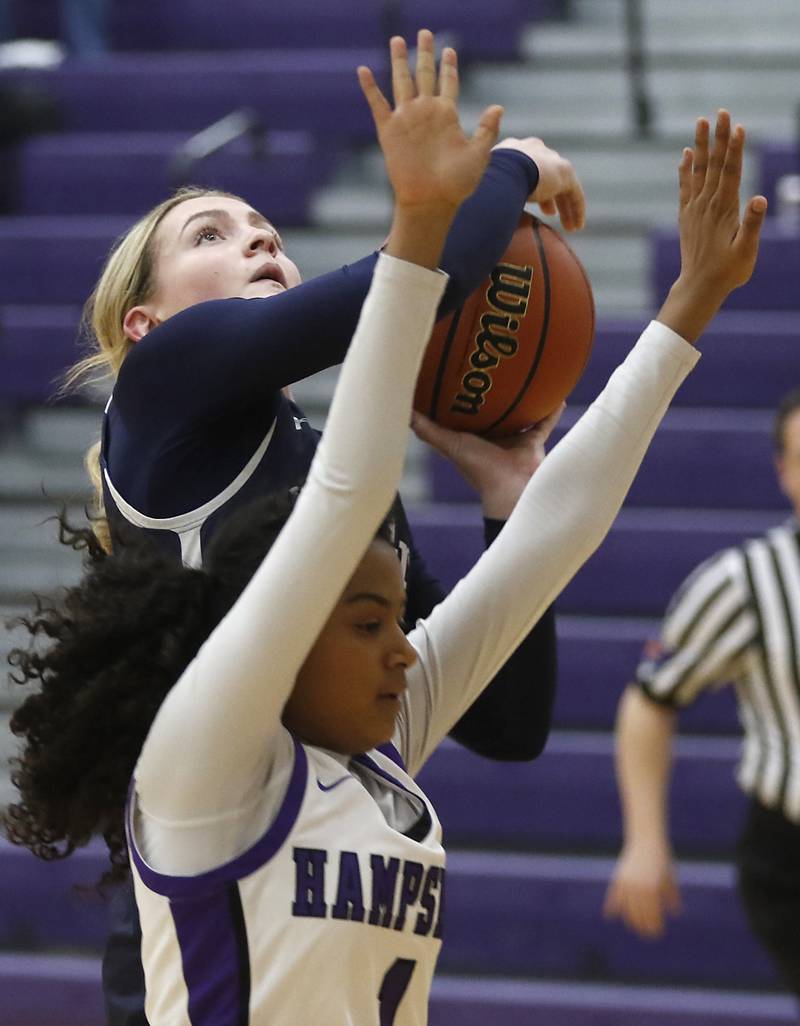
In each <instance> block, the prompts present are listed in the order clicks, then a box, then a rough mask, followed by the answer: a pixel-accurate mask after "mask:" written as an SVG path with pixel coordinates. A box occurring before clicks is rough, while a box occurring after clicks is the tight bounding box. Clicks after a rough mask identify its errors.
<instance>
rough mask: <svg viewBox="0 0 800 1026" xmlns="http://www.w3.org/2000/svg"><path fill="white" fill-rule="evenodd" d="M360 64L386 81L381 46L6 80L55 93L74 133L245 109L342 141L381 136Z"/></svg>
mask: <svg viewBox="0 0 800 1026" xmlns="http://www.w3.org/2000/svg"><path fill="white" fill-rule="evenodd" d="M359 64H368V65H369V66H370V67H371V68H372V69H373V71H374V72H375V75H376V78H377V79H378V80H379V81H380V82H382V83H384V84H385V80H386V69H387V55H386V53H385V52H384V50H383V49H382V48H381V49H378V50H348V49H341V48H339V49H330V50H305V51H291V50H290V51H281V50H246V51H239V52H236V53H192V54H179V53H166V54H160V53H147V54H117V55H115V56H114V57H113V58H112V57H104V58H98V59H96V60H93V61H65V62H64V63H63V64H61V65H59V66H57V67H55V68H51V69H47V70H40V69H36V70H25V71H13V72H12V71H7V72H5V73H4V74H3V76H2V77H0V81H5V82H20V83H21V84H27V85H35V86H37V87H39V88H40V89H43V90H46V91H48V92H49V93H50V94H51V95H52V97H53V98H54V100H55V101H56V104H57V106H58V109H59V112H60V116H61V118H62V122H63V128H64V130H65V131H68V132H99V131H106V132H121V131H126V132H159V131H172V132H181V131H188V132H196V131H199V130H200V129H202V128H205V127H206V126H207V125H208V124H210V123H211V122H213V121H216V120H218V119H219V118H222V117H224V116H225V115H226V114H229V113H230V112H231V111H233V110H237V109H239V108H241V107H243V106H247V107H250V108H252V109H253V110H255V111H257V112H258V113H260V114H262V116H263V118H264V123H265V125H266V127H267V128H268V129H269V130H270V131H294V130H296V129H298V128H300V127H302V128H303V129H304V130H306V131H309V132H313V133H314V134H315V135H316V136H317V137H318V138H320V139H324V140H326V141H330V140H331V139H333V140H334V141H336V142H337V143H339V144H341V143H344V142H350V143H352V142H353V141H359V140H360V141H371V140H372V138H373V137H374V132H375V129H374V126H373V123H372V118H371V116H370V112H369V108H368V106H367V104H366V101H365V100H364V97H363V95H362V94H361V89H360V86H359V84H358V79H357V77H356V74H355V68H356V67H357V66H358V65H359ZM165 97H168V98H169V100H168V102H165Z"/></svg>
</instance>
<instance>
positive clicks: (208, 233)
mask: <svg viewBox="0 0 800 1026" xmlns="http://www.w3.org/2000/svg"><path fill="white" fill-rule="evenodd" d="M222 237H223V236H222V232H221V231H220V230H219V228H217V226H216V225H214V224H204V225H203V227H202V228H199V229H198V230H197V231H196V232H195V236H194V244H195V246H199V245H200V244H201V243H203V242H216V240H217V239H221V238H222Z"/></svg>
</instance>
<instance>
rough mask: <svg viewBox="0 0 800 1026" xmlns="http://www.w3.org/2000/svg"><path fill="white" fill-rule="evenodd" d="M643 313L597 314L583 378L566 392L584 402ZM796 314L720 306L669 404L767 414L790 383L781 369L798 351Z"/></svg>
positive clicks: (634, 333)
mask: <svg viewBox="0 0 800 1026" xmlns="http://www.w3.org/2000/svg"><path fill="white" fill-rule="evenodd" d="M644 324H645V318H644V317H640V318H637V319H634V318H621V317H616V318H610V317H601V318H599V320H598V322H597V330H596V332H595V339H594V346H593V349H592V354H591V356H590V358H589V363H588V365H587V367H586V370H585V372H584V374H583V377H582V378H581V380H580V381H579V382H578V384H577V385H576V386H575V388H574V390H573V392H572V394H571V395H570V397H569V401H570V403H575V404H577V405H583V406H585V405H587V404H588V403H590V402H591V401H592V400H593V399H594V398H595V396H596V395H597V394H598V393H599V392H600V390H601V389H602V388H603V386H604V385H605V383H606V381H608V378H609V377H610V375H611V373H612V371H613V370H614V368H615V367H618V366H619V364H620V363H621V362H622V361H623V360H624V359H625V357H626V356H627V354H628V352H629V351H630V349H631V347H632V346H633V344H634V342H635V341H636V339H637V338H638V337H639V334H640V332H641V330H642V328H643V327H644ZM798 336H800V313H798V312H783V311H767V310H764V311H761V310H759V311H758V312H756V313H754V312H751V311H749V310H735V311H732V312H728V311H725V310H723V311H722V312H721V313H719V314H718V315H717V316H716V317H715V318H714V320H713V321H712V322H711V324H710V325H709V326H708V328H706V330H705V331H704V332H703V337H702V339H701V340H700V342H699V343H698V348H699V349H700V351H701V352H702V354H703V357H702V359H701V360H700V362H699V363H698V364H697V366H696V367H695V369H694V370H693V371H692V373H691V374H690V375H689V377H688V378H687V379H686V380H685V381H684V382H683V384H682V385H681V387H680V388H679V389H678V393H677V395H676V396H675V399H674V401H673V403H672V407H673V409H675V408H682V407H684V406H704V407H710V408H713V409H717V408H719V407H722V408H725V409H730V408H731V407H743V408H744V409H748V410H750V409H767V410H769V411H770V413H772V411H773V410H774V408H775V404H776V403H777V401H778V399H779V398H780V397H781V396H782V395H783V393H784V392H785V391H787V389H788V388H790V387H792V382H791V381H789V380H787V376H786V368H787V367H791V366H793V364H794V361H795V359H796V356H797V339H798Z"/></svg>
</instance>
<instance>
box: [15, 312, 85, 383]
mask: <svg viewBox="0 0 800 1026" xmlns="http://www.w3.org/2000/svg"><path fill="white" fill-rule="evenodd" d="M79 318H80V310H79V309H78V308H77V307H63V306H3V307H0V365H2V368H3V374H2V377H0V402H11V403H43V402H46V401H47V400H48V399H49V398H50V397H51V396H52V395H53V393H54V392H55V390H56V388H57V387H58V386H57V382H58V379H59V377H60V375H61V374H62V373H63V372H64V371H65V370H66V369H67V368H68V367H69V366H70V365H71V364H73V363H74V362H75V361H76V360H77V358H78V355H79V354H78V348H77V333H78V321H79Z"/></svg>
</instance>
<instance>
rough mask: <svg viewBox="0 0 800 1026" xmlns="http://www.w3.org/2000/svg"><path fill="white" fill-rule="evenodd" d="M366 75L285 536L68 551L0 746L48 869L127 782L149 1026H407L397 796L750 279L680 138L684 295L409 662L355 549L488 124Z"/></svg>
mask: <svg viewBox="0 0 800 1026" xmlns="http://www.w3.org/2000/svg"><path fill="white" fill-rule="evenodd" d="M391 53H392V67H393V90H394V96H395V104H396V106H395V109H394V110H393V109H392V108H391V107H390V105H389V104H388V103H387V101H386V100H385V99H384V97H383V96H382V95H381V93H380V91H379V90H378V88H377V86H376V85H375V82H374V79H373V78H372V76H371V74H370V73H369V71H368V70H367V69H364V68H362V69H360V70H359V77H360V81H361V85H362V88H363V90H364V93H365V95H366V96H367V99H368V101H369V103H370V107H371V109H372V112H373V116H374V118H375V122H376V126H377V130H378V136H379V140H380V142H381V146H382V149H383V151H384V155H385V159H386V164H387V171H388V174H389V178H390V181H391V183H392V186H393V190H394V194H395V221H394V227H395V231H394V233H393V238H392V240H391V241H390V243H389V245H388V246H387V249H386V252H385V254H383V255H381V257H380V258H379V261H378V264H377V267H376V270H375V274H374V281H373V284H372V287H371V289H370V293H369V296H368V298H367V301H366V304H365V306H364V310H363V313H362V317H361V320H360V323H359V327H358V330H357V332H356V335H355V338H354V341H353V344H352V346H351V348H350V351H349V352H348V355H347V357H346V360H345V364H344V367H343V370H342V375H341V378H340V381H339V385H338V387H337V391H336V395H335V398H334V402H333V405H332V408H331V413H330V417H329V421H328V429H327V432H326V435H325V438H324V439H323V441H322V443H321V445H320V447H319V449H318V450H317V453H316V455H315V457H314V461H313V463H312V467H311V471H310V474H309V478H308V483H307V484H306V485H305V487H304V489H303V490H302V491H301V493H300V496H299V499H298V500H297V504H296V506H295V508H294V510H293V512H292V513H291V514H290V516H289V517H288V520H286V521H285V524H284V522H283V517H282V515H281V513H280V511H277V513H276V515H274V516H272V518H271V519H270V513H269V505H270V504H269V503H265V502H263V501H262V502H260V503H259V504H258V505H257V506H255V507H252V506H251V507H249V508H245V509H242V510H241V511H240V512H239V513H237V516H236V518H235V520H233V519H232V520H230V521H229V522H228V524H227V525H226V526H225V527H224V528H223V529H222V530H221V531H220V532H219V534H218V535H217V537H216V539H215V541H214V542H213V543H212V545H211V547H210V550H209V552H208V553H207V560H206V569H205V570H203V571H198V570H194V569H189V568H179V567H178V566H177V564H176V563H175V561H173V560H169V559H168V558H167V557H165V556H161V555H159V554H157V552H156V550H155V549H154V548H153V549H151V550H150V555H149V556H145V554H144V553H143V552H142V551H138V549H139V548H140V547H139V546H134V549H136V551H134V550H133V549H132V548H131V546H130V544H123V543H122V539H120V544H118V545H117V547H116V551H115V553H114V554H113V555H111V556H103V557H102V558H101V553H100V551H99V547H98V546H95V547H94V555H95V563H94V566H93V567H92V568H91V569H90V572H89V574H88V575H87V577H86V579H85V581H84V582H83V584H82V585H81V586H80V587H78V588H76V589H73V590H72V592H71V593H70V594H69V595H68V597H67V606H66V609H65V610H63V611H59V610H51V611H49V612H48V611H41V612H40V613H38V614H37V616H36V618H35V619H34V620H33V621H32V622H31V624H30V626H31V627H32V628H33V629H34V630H36V629H37V628H38V629H39V630H45V629H46V631H47V634H48V636H49V637H51V638H52V639H53V646H52V648H51V649H50V650H49V651H48V652H46V653H44V654H41V655H36V654H27V655H26V654H25V653H17V654H16V656H15V659H16V663H17V665H18V667H19V670H20V675H21V677H22V678H25V679H28V680H34V679H38V680H40V682H41V685H42V692H41V694H38V695H34V696H32V697H31V698H29V699H28V700H27V701H26V702H25V703H23V705H22V706H21V707H20V709H19V710H18V711H17V713H15V715H14V719H13V729H14V730H15V731H16V732H17V733H18V734H19V735H22V736H24V737H25V738H26V741H27V747H26V749H25V751H24V753H23V755H22V758H21V760H20V764H19V766H18V769H17V772H16V775H15V780H16V782H17V784H18V786H19V787H20V790H21V795H22V800H21V802H20V803H19V804H18V805H16V806H12V807H11V809H10V811H9V815H8V822H7V826H8V828H9V833H10V836H11V838H12V839H13V840H15V841H16V842H18V843H26V844H28V845H29V846H31V847H32V848H33V849H34V850H35V851H37V852H38V853H39V854H43V855H49V856H50V857H53V856H55V855H57V854H59V852H58V850H57V845H58V844H59V842H63V843H64V845H65V850H66V852H68V851H70V850H72V848H73V847H74V846H75V845H77V844H81V843H85V842H86V840H88V838H89V837H90V836H91V833H92V831H93V830H95V829H98V828H100V829H103V830H104V833H105V836H106V838H107V840H108V841H109V842H110V844H111V848H112V855H114V856H115V857H116V858H117V859H118V860H119V858H120V856H122V855H123V847H124V842H123V841H122V835H121V831H120V823H119V819H120V815H121V809H122V806H123V805H124V804H125V791H126V789H127V787H128V782H129V781H128V774H129V773H130V771H133V779H132V782H131V784H130V797H129V801H128V804H127V823H128V829H129V835H128V836H129V844H130V852H131V860H132V866H133V872H134V879H135V884H136V894H137V902H138V904H139V908H140V911H141V915H142V922H143V944H142V955H143V960H144V963H145V971H146V976H147V989H148V996H147V1013H148V1016H149V1018H150V1019H151V1021H152V1022H154V1023H158V1024H159V1026H177V1024H184V1023H188V1022H191V1023H193V1024H194V1026H200V1024H211V1023H215V1024H216V1023H220V1022H222V1021H223V1018H224V1021H232V1022H236V1021H241V1022H244V1021H248V1022H253V1023H254V1024H255V1023H258V1024H262V1023H263V1024H266V1023H267V1022H280V1023H323V1022H324V1023H326V1024H331V1026H335V1024H339V1023H341V1024H345V1023H347V1024H353V1023H359V1024H360V1023H369V1022H380V1023H381V1024H382V1026H390V1024H396V1026H405V1024H412V1023H414V1024H421V1023H424V1022H425V1021H426V1009H427V997H428V991H429V986H430V979H431V975H432V972H433V968H434V964H435V960H436V956H437V953H438V949H439V945H440V938H441V933H442V898H443V893H444V880H445V874H444V855H443V851H442V848H441V843H440V828H439V825H438V822H437V820H436V816H435V813H434V812H433V810H432V809H431V807H430V804H429V802H428V801H427V799H426V798H425V796H424V794H423V793H422V792H421V791H420V790H419V788H418V787H417V786H416V784H415V783H414V779H413V778H414V775H415V774H416V772H417V771H418V769H419V768H420V766H421V765H422V764H423V763H424V761H425V760H426V759H427V757H428V756H429V754H430V753H431V751H432V750H433V749H434V748H435V746H436V745H437V744H438V742H439V741H440V740H441V739H442V738H443V737H444V736H445V734H446V733H447V731H448V730H449V729H450V727H451V726H452V724H453V723H454V722H455V721H456V719H457V718H458V717H459V715H461V713H462V712H463V710H464V709H465V708H466V707H467V706H468V705H469V704H470V703H471V702H472V701H473V700H474V698H475V697H476V695H477V694H478V693H479V692H480V690H481V689H482V688H483V687H485V685H486V683H487V682H488V680H489V679H490V678H491V676H492V674H493V673H494V672H495V671H496V670H497V667H498V666H499V665H500V664H501V663H502V662H503V661H504V660H505V659H506V658H507V656H508V654H509V653H510V652H511V651H512V650H513V649H514V647H515V646H516V645H517V644H518V643H519V641H520V639H521V638H522V637H524V636H525V634H526V633H527V632H528V631H529V630H530V628H531V626H532V624H533V623H534V622H535V620H536V618H537V617H538V616H539V615H541V613H542V612H543V611H544V609H546V607H547V606H548V604H549V603H550V602H551V601H552V599H553V598H554V596H555V595H556V594H557V593H558V591H559V590H560V589H561V588H562V587H563V586H564V584H565V583H566V581H567V580H568V579H569V578H570V577H571V575H572V574H573V573H574V572H575V571H576V570H577V568H578V567H579V566H580V565H581V563H582V562H583V561H584V560H585V559H586V558H587V557H588V555H589V554H590V553H591V552H592V551H593V549H594V548H595V547H596V546H597V545H598V544H599V542H600V541H601V540H602V537H603V536H604V534H605V532H606V531H607V529H608V527H609V525H610V523H611V521H612V519H613V517H614V516H615V514H616V511H617V510H618V508H619V505H620V503H621V502H622V499H623V497H624V495H625V492H626V490H627V488H628V486H629V484H630V481H631V479H632V477H633V475H634V473H635V471H636V468H637V467H638V465H639V463H640V461H641V459H642V456H643V454H644V452H645V450H646V447H647V444H648V442H649V439H650V437H651V436H652V433H653V431H654V430H655V427H656V425H657V424H658V422H659V420H660V418H661V416H662V415H663V412H664V410H665V409H666V407H667V405H668V402H669V400H670V398H671V396H672V394H673V393H674V391H675V389H676V388H677V387H678V385H679V384H680V382H681V380H682V379H683V378H684V377H685V375H686V374H687V373H688V372H689V370H690V369H691V368H692V366H693V365H694V363H695V362H696V360H697V358H698V354H697V352H696V351H695V350H694V349H693V348H692V346H691V345H689V344H687V341H688V342H694V341H695V340H696V338H697V336H698V335H699V333H700V332H701V331H702V329H703V327H704V326H705V324H706V323H707V322H708V320H709V319H710V318H711V317H713V315H714V313H715V312H716V309H717V308H718V307H719V305H720V304H721V303H722V301H723V299H724V298H725V296H726V295H727V294H728V292H730V291H731V289H733V288H735V287H736V286H737V285H739V284H742V283H743V282H744V281H746V280H747V279H748V277H749V275H750V273H751V271H752V267H753V263H754V260H755V256H756V250H757V243H758V234H759V230H760V225H761V221H762V219H763V214H764V210H765V208H766V203H765V201H764V200H763V199H762V198H760V197H759V198H756V199H755V200H753V201H751V202H750V203H749V204H748V207H747V210H746V213H745V217H744V221H743V223H742V224H741V225H739V218H738V207H739V201H738V184H739V179H740V174H741V155H742V145H743V132H742V130H741V129H740V128H737V129H736V131H735V132H734V133H733V134H731V132H730V125H729V120H728V119H727V116H726V115H724V114H723V115H720V117H719V119H718V124H717V136H716V142H715V145H714V150H713V155H712V159H711V161H710V163H709V161H708V124H707V122H705V121H700V122H699V123H698V132H697V139H696V151H695V153H693V152H692V151H691V150H687V151H685V153H684V157H683V160H682V162H681V170H680V180H681V190H680V192H681V216H680V223H681V239H682V270H681V276H680V278H679V279H678V281H677V282H676V283H675V285H674V287H673V289H672V290H671V292H670V295H669V297H668V298H667V301H666V302H665V304H664V306H663V307H662V309H661V311H660V314H659V322H660V323H659V322H653V323H652V324H651V325H650V326H649V327H648V328H647V329H646V331H645V332H644V334H643V336H642V338H641V340H640V342H639V343H638V345H637V347H636V348H635V350H634V351H633V353H632V354H631V356H630V357H629V358H628V360H627V361H626V362H625V364H624V365H623V366H622V367H621V368H620V369H619V370H618V371H617V372H616V374H615V375H614V376H613V377H612V379H611V381H610V383H609V385H608V387H607V388H606V389H605V391H604V392H603V393H602V395H601V396H600V398H599V399H598V400H597V401H596V402H595V403H594V404H593V405H592V407H591V408H590V409H589V411H587V413H586V414H585V416H584V417H583V418H582V419H581V421H580V422H579V423H578V425H576V427H575V428H574V429H573V430H572V431H571V432H570V434H569V435H568V436H567V438H566V439H565V440H564V441H563V442H562V443H561V444H560V445H559V446H558V447H557V448H556V449H555V450H554V451H553V453H551V454H550V456H549V457H548V458H547V460H545V462H544V463H543V465H542V467H541V468H540V469H539V471H538V472H537V473H536V475H534V477H533V478H532V479H531V480H530V481H529V483H528V485H527V486H526V488H525V490H524V492H523V494H522V496H521V498H520V500H519V502H518V503H517V506H516V508H515V510H514V511H513V513H512V515H511V517H510V518H509V520H508V523H507V524H506V526H505V528H504V529H503V531H502V533H501V534H500V536H499V537H498V539H497V540H496V541H495V543H494V544H493V545H492V547H491V548H490V550H489V551H488V552H487V553H486V554H485V555H484V556H483V557H482V559H481V560H480V561H479V563H478V564H477V565H476V567H475V568H474V569H473V570H472V572H471V573H470V574H469V575H468V576H467V577H466V578H465V579H464V581H462V582H461V584H460V585H459V586H458V587H457V588H456V589H455V590H454V591H453V593H452V594H451V595H450V596H448V598H446V599H445V600H444V601H443V602H442V603H441V604H440V605H439V606H438V607H437V608H436V609H435V610H434V611H433V613H432V614H431V616H430V617H429V618H428V619H427V620H425V621H420V622H419V623H418V624H417V625H416V627H415V628H414V629H413V630H412V632H411V633H410V634H409V635H408V636H406V635H405V634H404V632H403V630H402V627H401V622H400V621H401V620H402V616H403V607H404V603H405V594H404V587H403V580H402V573H401V568H400V563H399V561H398V560H397V557H396V554H395V551H394V549H393V548H392V546H390V545H388V544H387V543H386V540H385V539H386V537H387V535H386V533H385V531H384V530H382V529H379V532H378V536H377V537H376V534H375V532H376V528H377V527H378V525H379V524H380V522H381V518H382V517H383V516H384V514H385V512H386V510H387V508H388V507H389V506H390V504H391V502H392V498H393V495H394V491H395V488H396V486H397V481H398V479H399V476H400V472H401V467H402V460H403V455H404V450H405V442H404V438H403V431H402V429H403V427H404V426H405V424H406V423H407V421H408V418H409V415H410V410H411V398H412V394H413V389H414V379H415V375H416V371H417V368H418V366H419V363H420V360H421V356H422V352H423V349H424V347H425V344H426V342H427V338H428V334H429V332H430V329H431V326H432V323H433V320H434V316H435V311H436V308H437V304H438V302H439V300H440V297H441V294H442V292H443V289H444V284H445V281H444V276H443V275H442V274H440V273H438V272H436V271H434V270H433V268H434V267H435V266H436V263H437V261H438V259H439V256H440V254H441V249H442V246H443V244H444V240H445V236H446V233H447V230H448V227H449V225H450V223H451V221H452V218H453V216H454V214H455V209H456V207H457V206H458V204H459V203H460V202H461V201H463V199H464V198H465V197H466V196H467V195H469V193H470V192H471V191H472V189H473V188H474V186H475V184H476V182H477V180H478V177H479V175H480V174H481V171H482V169H483V167H484V165H485V163H486V160H487V159H488V151H489V146H490V144H491V141H492V139H493V137H494V136H495V135H496V133H497V129H498V126H499V121H500V114H501V111H500V109H499V108H489V109H488V110H487V111H486V112H485V113H484V115H483V117H482V119H481V124H480V127H479V129H478V130H477V132H476V135H475V136H474V138H473V139H472V140H468V139H466V138H465V137H464V135H463V134H462V133H461V130H460V128H459V127H458V118H457V113H456V107H455V100H456V95H457V73H456V64H455V55H454V53H453V52H452V51H451V50H445V51H444V53H443V57H442V68H441V72H440V76H439V89H438V92H437V91H436V86H435V83H436V74H435V68H434V61H433V55H432V52H427V53H423V54H421V56H420V60H419V63H418V67H417V72H416V79H414V78H412V76H411V74H410V72H409V69H408V64H407V60H406V54H405V48H404V44H403V43H402V40H399V39H394V40H392V44H391ZM414 265H418V266H414ZM681 335H683V338H682V337H681ZM684 339H686V341H684ZM356 399H357V400H358V401H356ZM87 536H88V532H84V533H83V536H82V540H83V541H84V542H87V543H89V544H91V541H90V539H89V537H87ZM264 549H268V550H269V551H268V554H267V555H266V557H263V552H264ZM251 571H254V573H253V576H252V578H251V579H250V580H249V583H248V582H247V577H248V574H249V573H250V572H251ZM174 681H177V683H174V686H173V682H174ZM142 744H143V747H141V746H142ZM140 748H141V750H140ZM176 753H179V757H177V758H176ZM60 853H62V854H63V853H65V851H62V852H60Z"/></svg>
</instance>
